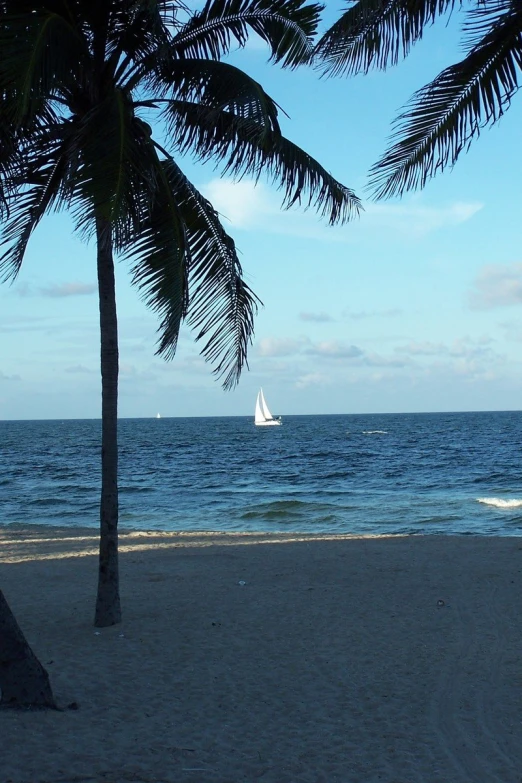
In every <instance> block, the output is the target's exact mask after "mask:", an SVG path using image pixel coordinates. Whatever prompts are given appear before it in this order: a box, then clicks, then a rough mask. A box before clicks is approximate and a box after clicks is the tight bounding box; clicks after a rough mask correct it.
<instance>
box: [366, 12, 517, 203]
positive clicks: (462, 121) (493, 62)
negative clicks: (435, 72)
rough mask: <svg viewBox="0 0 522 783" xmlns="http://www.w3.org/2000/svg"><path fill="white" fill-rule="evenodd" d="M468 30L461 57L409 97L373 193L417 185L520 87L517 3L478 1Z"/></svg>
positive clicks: (449, 161)
mask: <svg viewBox="0 0 522 783" xmlns="http://www.w3.org/2000/svg"><path fill="white" fill-rule="evenodd" d="M466 30H467V34H468V42H470V43H471V44H472V49H471V51H470V52H469V53H468V55H467V57H465V59H464V60H462V62H459V63H457V64H456V65H453V66H451V67H450V68H447V69H445V70H444V71H442V73H441V74H439V76H437V78H436V79H435V80H434V81H433V82H431V83H430V84H428V85H427V86H426V87H423V88H422V89H421V90H419V91H418V92H417V93H416V94H415V95H414V96H413V98H412V99H411V101H410V102H409V104H408V106H407V107H406V110H405V111H404V112H403V113H402V114H401V115H400V117H399V118H398V120H397V122H396V125H395V138H398V141H395V142H394V143H393V144H392V145H391V146H390V147H389V149H388V150H387V151H386V152H385V154H384V156H383V157H382V159H381V160H380V161H379V162H378V163H376V164H375V165H374V166H373V167H372V169H371V186H372V188H373V189H374V193H375V195H376V197H377V198H388V197H390V196H393V195H400V194H402V193H404V192H405V191H407V190H414V189H416V188H422V187H424V185H425V184H426V181H427V180H428V179H429V178H430V177H433V176H434V175H435V174H436V172H437V171H438V170H443V169H444V168H445V167H446V166H448V165H450V166H451V165H453V164H454V163H455V161H456V160H457V158H458V156H459V154H460V153H461V151H462V150H463V149H465V148H466V147H467V146H468V144H469V143H470V142H471V140H472V139H473V137H475V136H477V135H478V134H479V132H480V129H481V128H482V127H484V126H485V125H488V124H493V123H494V122H496V121H497V120H498V119H499V117H500V116H501V115H502V114H503V112H504V110H505V108H506V107H507V106H508V105H509V103H510V101H511V98H512V96H513V94H514V93H515V92H516V91H517V90H518V89H519V86H520V84H519V82H520V76H521V71H522V4H520V3H518V4H516V3H514V2H511V0H495V2H493V3H492V2H489V3H488V4H487V5H483V6H480V7H479V8H477V9H475V10H474V11H473V12H472V14H471V21H470V22H469V23H468V25H467V27H466ZM480 36H482V37H481V38H480ZM477 39H478V40H477Z"/></svg>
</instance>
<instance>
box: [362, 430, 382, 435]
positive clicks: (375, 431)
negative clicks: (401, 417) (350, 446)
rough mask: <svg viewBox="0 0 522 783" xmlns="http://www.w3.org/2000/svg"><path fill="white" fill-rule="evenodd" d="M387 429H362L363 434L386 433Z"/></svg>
mask: <svg viewBox="0 0 522 783" xmlns="http://www.w3.org/2000/svg"><path fill="white" fill-rule="evenodd" d="M387 434H388V430H363V435H387Z"/></svg>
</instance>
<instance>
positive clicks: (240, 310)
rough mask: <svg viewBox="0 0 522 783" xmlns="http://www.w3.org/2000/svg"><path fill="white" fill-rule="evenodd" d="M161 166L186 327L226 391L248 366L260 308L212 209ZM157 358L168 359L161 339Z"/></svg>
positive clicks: (172, 167) (171, 165)
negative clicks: (174, 225) (176, 229)
mask: <svg viewBox="0 0 522 783" xmlns="http://www.w3.org/2000/svg"><path fill="white" fill-rule="evenodd" d="M164 166H165V172H166V176H167V177H168V179H169V182H170V185H171V188H172V192H173V194H174V197H175V199H176V202H177V204H178V205H179V209H180V213H181V216H182V218H183V221H184V225H185V230H186V238H187V270H188V276H189V294H190V300H189V317H188V323H189V325H190V326H192V327H193V328H194V329H196V331H197V334H196V340H198V341H199V340H202V339H205V344H204V346H203V348H202V349H201V353H202V354H203V356H204V357H205V359H206V360H207V361H209V362H211V363H212V364H214V373H215V374H216V375H217V376H218V377H223V376H224V381H223V386H224V388H225V389H228V388H231V387H232V386H233V385H234V384H236V383H237V381H238V380H239V376H240V374H241V370H242V368H243V366H244V365H245V364H246V361H247V350H248V346H249V344H250V343H251V342H252V337H253V334H254V316H255V315H256V313H257V307H258V304H259V303H260V302H259V299H258V298H257V297H256V295H255V294H254V293H253V292H252V291H251V289H250V288H249V286H248V285H247V284H246V283H245V281H244V280H243V277H242V269H241V264H240V262H239V258H238V255H237V251H236V247H235V244H234V241H233V239H232V238H231V237H230V236H229V235H228V234H227V232H226V231H225V229H224V228H223V225H222V224H221V221H220V219H219V215H218V213H217V212H216V210H215V209H214V207H213V206H212V204H211V203H210V202H209V201H208V200H207V199H206V198H204V197H203V196H202V195H201V193H199V191H198V190H197V189H196V188H195V187H194V185H192V184H191V183H190V182H189V180H188V179H187V178H186V176H185V175H184V174H183V172H182V171H181V169H180V168H179V167H178V166H177V164H176V163H175V162H174V161H173V160H168V161H166V162H165V164H164ZM159 353H162V354H164V355H166V356H168V355H170V346H169V344H168V342H166V341H165V340H164V339H163V340H162V341H161V343H160V347H159Z"/></svg>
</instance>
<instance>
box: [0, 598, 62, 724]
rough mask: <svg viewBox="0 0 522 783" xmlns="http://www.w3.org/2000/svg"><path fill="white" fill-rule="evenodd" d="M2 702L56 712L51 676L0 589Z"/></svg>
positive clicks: (0, 692) (3, 703)
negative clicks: (25, 635) (50, 709)
mask: <svg viewBox="0 0 522 783" xmlns="http://www.w3.org/2000/svg"><path fill="white" fill-rule="evenodd" d="M0 702H1V703H2V706H8V707H52V708H54V709H56V704H55V702H54V696H53V692H52V690H51V685H50V683H49V675H48V674H47V672H46V670H45V669H44V667H43V666H42V664H41V663H40V661H39V660H38V658H37V657H36V655H35V654H34V653H33V651H32V650H31V648H30V647H29V645H28V644H27V641H26V639H25V637H24V635H23V633H22V631H21V630H20V626H19V625H18V623H17V622H16V620H15V617H14V615H13V613H12V612H11V610H10V608H9V605H8V603H7V601H6V600H5V598H4V595H3V593H2V591H1V590H0Z"/></svg>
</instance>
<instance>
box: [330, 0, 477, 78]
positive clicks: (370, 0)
mask: <svg viewBox="0 0 522 783" xmlns="http://www.w3.org/2000/svg"><path fill="white" fill-rule="evenodd" d="M461 1H462V0H358V1H357V2H354V3H353V4H352V5H351V6H350V7H349V8H348V9H347V10H346V11H345V12H344V13H343V14H342V15H341V17H340V18H339V19H338V20H337V21H336V22H335V24H333V25H332V27H330V29H329V30H327V32H326V33H325V34H324V35H323V36H322V38H321V39H320V40H319V42H318V43H317V46H316V48H315V56H316V58H318V59H319V60H320V61H324V65H323V66H322V67H323V70H324V71H325V73H328V74H330V75H339V74H358V73H367V72H368V71H369V70H370V68H380V69H385V68H387V67H388V66H390V65H396V64H397V62H398V61H399V59H400V58H402V57H406V56H407V55H408V53H409V51H410V49H411V47H412V45H413V44H415V43H416V42H417V41H418V40H420V39H421V38H422V34H423V31H424V28H425V27H426V26H427V25H429V24H432V23H433V22H434V21H435V19H436V18H437V16H441V15H443V14H445V13H446V12H447V11H448V9H450V8H453V7H454V6H455V5H460V2H461Z"/></svg>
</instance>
